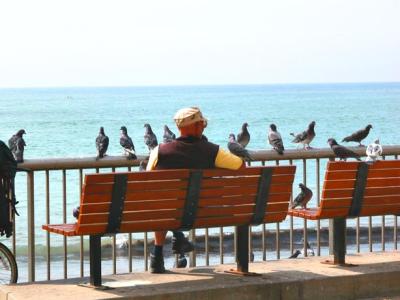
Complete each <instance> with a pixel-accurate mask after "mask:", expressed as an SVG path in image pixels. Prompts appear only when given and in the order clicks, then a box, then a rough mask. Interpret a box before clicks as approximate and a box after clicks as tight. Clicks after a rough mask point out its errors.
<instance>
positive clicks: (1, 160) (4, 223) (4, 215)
mask: <svg viewBox="0 0 400 300" xmlns="http://www.w3.org/2000/svg"><path fill="white" fill-rule="evenodd" d="M16 172H17V162H16V160H15V159H14V156H13V155H12V153H11V151H10V149H9V148H8V147H7V145H6V144H5V143H4V142H2V141H0V235H4V234H5V235H6V236H7V237H9V236H11V235H12V232H13V217H14V213H16V214H17V215H18V213H17V212H16V210H15V205H16V204H17V201H16V199H15V190H14V179H15V173H16Z"/></svg>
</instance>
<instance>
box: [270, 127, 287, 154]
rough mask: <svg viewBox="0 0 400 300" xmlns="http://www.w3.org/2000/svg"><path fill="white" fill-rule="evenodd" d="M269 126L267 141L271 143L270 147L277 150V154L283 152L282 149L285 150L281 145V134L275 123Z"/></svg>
mask: <svg viewBox="0 0 400 300" xmlns="http://www.w3.org/2000/svg"><path fill="white" fill-rule="evenodd" d="M269 128H270V129H269V132H268V141H269V143H270V144H271V146H272V148H274V150H275V151H276V152H278V153H279V154H283V151H284V150H285V148H284V147H283V141H282V137H281V134H280V133H279V132H278V130H277V129H276V125H275V124H271V125H270V126H269Z"/></svg>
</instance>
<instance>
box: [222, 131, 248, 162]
mask: <svg viewBox="0 0 400 300" xmlns="http://www.w3.org/2000/svg"><path fill="white" fill-rule="evenodd" d="M228 149H229V151H230V152H231V153H233V154H235V155H236V156H239V157H241V158H242V159H244V160H247V161H250V160H253V159H252V158H251V156H250V154H249V152H248V151H247V150H246V149H245V148H244V147H243V146H242V145H241V144H239V143H238V142H237V141H236V139H235V135H234V134H233V133H231V134H230V135H229V142H228Z"/></svg>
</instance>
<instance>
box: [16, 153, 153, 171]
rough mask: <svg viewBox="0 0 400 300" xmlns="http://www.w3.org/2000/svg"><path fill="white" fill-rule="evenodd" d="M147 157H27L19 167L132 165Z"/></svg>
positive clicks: (78, 167) (55, 167) (46, 168)
mask: <svg viewBox="0 0 400 300" xmlns="http://www.w3.org/2000/svg"><path fill="white" fill-rule="evenodd" d="M146 159H148V156H145V155H138V159H137V160H128V159H127V158H126V157H125V156H106V157H104V158H102V159H99V160H96V157H76V158H44V159H25V160H24V162H23V163H21V164H18V167H20V168H22V169H27V170H31V171H43V170H61V169H91V168H93V169H94V168H113V167H130V166H138V165H139V163H140V161H142V160H146Z"/></svg>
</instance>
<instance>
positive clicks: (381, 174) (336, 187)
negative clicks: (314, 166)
mask: <svg viewBox="0 0 400 300" xmlns="http://www.w3.org/2000/svg"><path fill="white" fill-rule="evenodd" d="M399 214H400V160H390V161H377V162H375V163H373V164H367V163H365V162H328V165H327V168H326V173H325V180H324V183H323V190H322V195H321V202H320V206H319V207H318V208H307V209H291V210H289V215H291V216H294V217H300V218H305V219H309V220H320V219H333V232H332V233H333V255H334V261H333V263H334V264H338V265H347V264H346V263H345V253H346V219H347V218H354V217H364V216H381V215H399Z"/></svg>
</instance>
